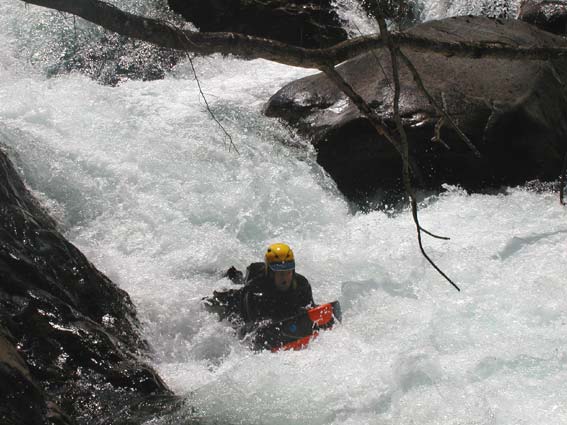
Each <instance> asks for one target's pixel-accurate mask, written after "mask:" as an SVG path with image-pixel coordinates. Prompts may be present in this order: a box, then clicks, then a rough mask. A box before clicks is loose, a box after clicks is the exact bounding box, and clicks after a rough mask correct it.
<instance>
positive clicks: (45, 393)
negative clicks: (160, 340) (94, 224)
mask: <svg viewBox="0 0 567 425" xmlns="http://www.w3.org/2000/svg"><path fill="white" fill-rule="evenodd" d="M0 330H4V332H3V333H1V334H0V375H1V377H2V379H0V391H1V392H2V394H1V396H2V398H3V399H4V400H6V399H8V400H11V403H10V406H12V407H10V406H7V407H6V408H4V407H2V408H1V409H4V410H0V414H1V415H3V416H2V420H1V421H0V423H2V424H4V423H8V424H10V423H18V424H23V423H25V424H28V423H29V424H35V423H38V424H44V423H54V424H55V423H59V424H65V423H70V421H71V420H70V419H68V418H69V417H71V418H73V420H74V421H76V422H77V423H85V424H87V423H95V422H96V423H99V422H100V423H103V422H104V421H105V420H106V421H108V420H110V419H109V418H113V417H114V416H115V415H116V414H117V413H119V412H125V411H127V410H128V408H129V406H133V405H137V404H139V403H141V402H142V401H143V400H145V401H146V402H148V403H150V401H151V399H152V398H161V399H162V398H164V397H172V396H171V393H170V391H169V390H168V389H167V387H166V385H165V384H164V383H163V381H162V380H161V379H160V378H159V376H158V375H157V374H156V373H155V372H154V371H153V370H152V369H151V367H149V366H148V365H147V364H145V363H144V360H143V359H144V358H147V355H148V345H147V343H146V342H145V341H144V340H143V339H142V338H141V337H140V332H139V329H138V320H137V318H136V312H135V309H134V306H133V304H132V302H131V301H130V298H129V297H128V295H127V294H126V293H125V292H124V291H122V290H121V289H119V288H118V287H117V286H116V285H114V284H113V283H112V282H111V281H110V280H109V279H108V278H107V277H106V276H104V275H103V274H102V273H101V272H100V271H98V270H97V269H96V268H95V267H94V266H93V265H92V264H91V263H90V262H89V261H88V260H87V259H86V258H85V257H84V256H83V255H82V254H81V252H79V250H78V249H77V248H76V247H75V246H73V245H72V244H71V243H69V242H68V241H67V240H66V239H65V238H64V237H63V236H62V235H61V234H60V233H59V231H58V230H57V226H56V223H55V222H54V221H53V220H52V219H51V218H50V217H49V216H48V215H47V214H46V213H45V211H44V210H43V209H42V208H41V206H40V205H39V204H38V203H37V201H36V200H35V199H34V198H33V196H31V194H30V192H29V191H28V190H27V189H26V187H25V186H24V184H23V183H22V181H21V180H20V178H19V176H18V175H17V173H16V171H15V170H14V168H13V166H12V164H11V163H10V161H9V160H8V158H7V157H6V155H5V154H4V152H2V151H0ZM172 400H173V398H172ZM13 406H16V407H13ZM18 406H19V407H18ZM21 406H27V407H26V408H25V409H23V408H22V409H20V407H21ZM6 409H8V410H6ZM10 409H11V410H10ZM118 416H120V415H118ZM105 418H106V419H105ZM109 423H110V422H109ZM112 423H118V419H116V418H114V419H112Z"/></svg>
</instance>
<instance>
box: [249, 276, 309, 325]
mask: <svg viewBox="0 0 567 425" xmlns="http://www.w3.org/2000/svg"><path fill="white" fill-rule="evenodd" d="M314 304H315V303H314V302H313V294H312V292H311V285H309V282H308V280H307V279H306V278H305V277H304V276H302V275H300V274H299V273H295V272H294V274H293V280H292V282H291V286H290V288H289V289H288V290H287V291H278V290H277V289H276V287H275V284H274V281H273V279H271V278H270V277H268V276H266V275H265V274H262V275H260V276H256V277H255V278H252V279H251V280H249V281H248V282H246V283H245V286H244V288H242V298H241V315H242V317H243V319H244V321H245V322H251V321H258V320H264V319H271V320H274V321H277V320H281V319H285V318H288V317H292V316H294V315H296V314H297V313H298V312H299V311H301V310H302V309H305V308H307V307H310V306H313V305H314Z"/></svg>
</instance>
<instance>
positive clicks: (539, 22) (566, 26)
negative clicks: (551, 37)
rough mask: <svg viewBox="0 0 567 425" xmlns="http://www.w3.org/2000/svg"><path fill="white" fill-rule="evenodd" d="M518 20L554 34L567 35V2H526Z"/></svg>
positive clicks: (532, 0)
mask: <svg viewBox="0 0 567 425" xmlns="http://www.w3.org/2000/svg"><path fill="white" fill-rule="evenodd" d="M518 19H521V20H522V21H525V22H528V23H530V24H533V25H535V26H537V27H538V28H541V29H542V30H545V31H549V32H552V33H554V34H561V35H565V34H567V1H565V0H543V1H542V0H539V1H536V0H524V1H523V2H522V4H521V6H520V13H519V16H518Z"/></svg>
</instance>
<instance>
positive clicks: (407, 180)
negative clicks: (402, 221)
mask: <svg viewBox="0 0 567 425" xmlns="http://www.w3.org/2000/svg"><path fill="white" fill-rule="evenodd" d="M377 10H378V12H380V7H378V9H377ZM376 19H377V21H378V25H379V26H380V34H382V37H383V39H384V41H385V42H386V45H387V47H388V50H389V51H390V59H391V62H392V75H393V79H394V121H395V122H396V127H397V129H398V133H399V135H400V141H399V143H400V144H401V148H402V153H401V156H402V161H403V164H402V177H403V182H404V188H405V191H406V193H407V195H408V196H409V198H410V205H411V212H412V217H413V221H414V223H415V227H416V231H417V241H418V244H419V249H420V251H421V254H422V255H423V256H424V258H425V259H426V260H427V261H428V262H429V264H431V266H433V268H434V269H435V270H437V272H438V273H439V274H441V276H443V277H444V278H445V279H446V280H447V281H448V282H449V283H450V284H451V285H452V286H453V287H454V288H455V289H456V290H457V291H460V290H461V289H460V288H459V287H458V286H457V284H456V283H455V282H453V280H452V279H451V278H450V277H449V276H447V275H446V274H445V273H444V272H443V271H442V270H441V269H440V268H439V267H438V266H437V264H435V262H434V261H433V260H432V259H431V258H430V257H429V255H427V253H426V252H425V248H424V247H423V242H422V238H421V232H424V233H426V234H428V235H429V236H432V237H435V238H439V239H448V238H445V237H440V236H437V235H434V234H433V233H431V232H428V231H427V230H425V229H423V228H422V227H421V224H420V222H419V217H418V214H417V199H416V196H415V192H414V190H413V185H412V181H411V172H410V166H409V144H408V139H407V134H406V130H405V128H404V125H403V123H402V118H401V116H400V94H401V86H400V70H399V64H398V55H399V56H401V51H400V49H399V47H398V46H396V45H395V43H394V41H393V40H392V38H391V37H390V33H389V30H388V27H387V25H386V20H385V19H384V17H383V16H382V15H381V14H380V13H378V14H377V16H376ZM418 77H419V75H418ZM420 80H421V79H420Z"/></svg>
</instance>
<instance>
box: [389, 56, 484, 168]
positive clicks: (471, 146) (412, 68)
mask: <svg viewBox="0 0 567 425" xmlns="http://www.w3.org/2000/svg"><path fill="white" fill-rule="evenodd" d="M398 55H399V56H400V58H402V60H403V61H404V63H405V64H406V66H407V67H408V69H409V70H410V72H411V74H412V76H413V80H414V81H415V83H416V84H417V87H418V88H419V89H420V90H421V91H422V92H423V94H424V95H425V97H426V98H427V100H428V101H429V103H430V104H431V106H433V108H434V109H435V110H436V111H437V113H438V114H440V115H442V116H443V117H444V118H445V120H447V122H448V123H449V124H450V125H451V127H453V129H454V130H455V131H456V132H457V135H458V136H459V137H460V138H461V140H463V142H465V144H466V145H467V146H468V147H469V149H470V150H471V151H473V153H474V155H475V156H476V157H477V158H480V157H481V154H480V152H479V150H478V149H477V148H476V146H475V145H474V144H473V143H472V142H471V140H470V139H469V138H468V137H467V135H466V134H465V133H463V131H462V130H461V129H460V128H459V126H458V125H457V124H456V123H455V121H453V119H452V118H451V116H450V115H449V114H448V113H447V111H446V109H445V108H443V107H442V106H439V104H438V103H437V102H436V101H435V99H434V98H433V96H431V94H430V93H429V91H427V89H426V88H425V85H424V84H423V80H422V79H421V77H420V76H419V72H417V69H416V68H415V66H414V65H413V63H412V61H411V60H410V59H409V58H408V57H407V56H406V55H405V54H404V53H403V52H402V51H401V50H400V49H398Z"/></svg>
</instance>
